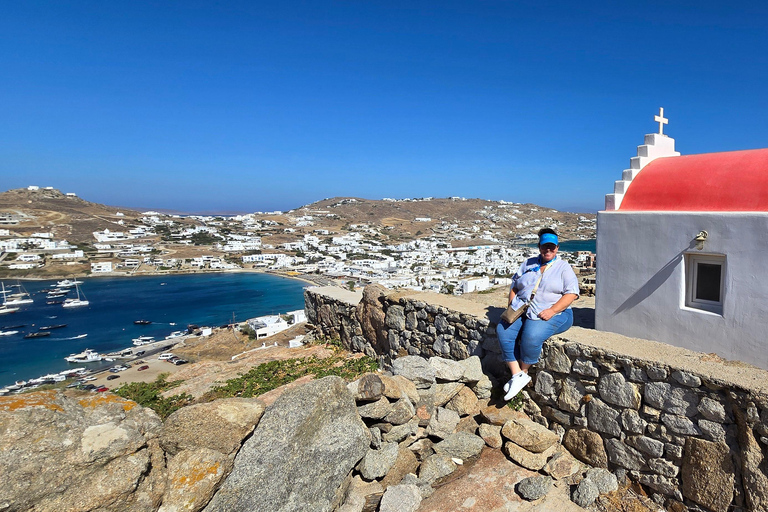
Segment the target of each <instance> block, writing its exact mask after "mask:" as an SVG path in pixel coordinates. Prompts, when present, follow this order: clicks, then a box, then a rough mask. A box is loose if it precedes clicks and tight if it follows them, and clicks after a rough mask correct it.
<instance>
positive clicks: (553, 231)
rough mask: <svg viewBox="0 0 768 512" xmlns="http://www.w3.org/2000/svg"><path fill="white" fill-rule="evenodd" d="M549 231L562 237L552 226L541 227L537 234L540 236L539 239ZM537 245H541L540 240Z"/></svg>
mask: <svg viewBox="0 0 768 512" xmlns="http://www.w3.org/2000/svg"><path fill="white" fill-rule="evenodd" d="M547 233H550V234H552V235H555V236H556V237H558V238H560V235H558V234H557V232H555V230H554V229H552V228H541V229H540V230H539V232H538V233H536V235H537V236H538V237H539V240H541V235H546V234H547ZM536 245H537V246H539V247H541V243H540V242H537V243H536Z"/></svg>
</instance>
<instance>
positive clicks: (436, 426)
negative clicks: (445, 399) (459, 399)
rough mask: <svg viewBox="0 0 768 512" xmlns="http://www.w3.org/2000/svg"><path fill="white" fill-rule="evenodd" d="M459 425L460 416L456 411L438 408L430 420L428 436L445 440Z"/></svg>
mask: <svg viewBox="0 0 768 512" xmlns="http://www.w3.org/2000/svg"><path fill="white" fill-rule="evenodd" d="M458 424H459V415H458V414H457V413H456V412H455V411H451V410H448V409H444V408H442V407H438V408H437V410H436V411H435V414H434V415H432V418H431V419H430V420H429V425H428V426H427V435H430V436H433V437H439V438H440V439H445V438H446V437H448V436H449V435H451V434H452V433H453V431H454V430H455V429H456V425H458Z"/></svg>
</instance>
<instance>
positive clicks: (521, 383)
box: [504, 372, 531, 400]
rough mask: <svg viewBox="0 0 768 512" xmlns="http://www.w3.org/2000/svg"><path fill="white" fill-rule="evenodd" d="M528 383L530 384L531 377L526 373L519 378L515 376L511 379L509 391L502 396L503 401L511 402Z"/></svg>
mask: <svg viewBox="0 0 768 512" xmlns="http://www.w3.org/2000/svg"><path fill="white" fill-rule="evenodd" d="M521 373H522V372H521ZM530 382H531V377H530V376H529V375H528V374H527V373H523V374H522V375H520V376H517V375H515V376H514V377H513V378H512V384H511V385H510V386H509V391H507V394H506V395H504V400H512V399H513V398H514V397H516V396H517V394H518V393H519V392H521V391H522V390H523V388H524V387H525V386H527V385H528V384H529V383H530Z"/></svg>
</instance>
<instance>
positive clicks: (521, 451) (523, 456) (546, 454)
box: [503, 441, 557, 471]
mask: <svg viewBox="0 0 768 512" xmlns="http://www.w3.org/2000/svg"><path fill="white" fill-rule="evenodd" d="M503 451H504V454H505V455H506V456H507V457H509V458H510V460H513V461H514V462H517V463H518V464H520V465H521V466H523V467H524V468H527V469H530V470H532V471H538V470H540V469H541V468H543V467H544V466H545V465H546V463H547V461H548V460H549V458H550V457H552V455H554V454H555V451H557V446H550V447H549V448H547V449H546V450H544V451H543V452H541V453H534V452H531V451H528V450H526V449H525V448H523V447H521V446H518V445H516V444H515V443H513V442H512V441H509V442H507V443H504V448H503Z"/></svg>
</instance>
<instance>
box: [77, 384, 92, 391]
mask: <svg viewBox="0 0 768 512" xmlns="http://www.w3.org/2000/svg"><path fill="white" fill-rule="evenodd" d="M80 389H82V390H84V391H91V390H93V389H96V386H94V385H93V384H85V385H84V386H83V387H82V388H80Z"/></svg>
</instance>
